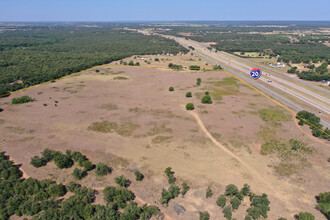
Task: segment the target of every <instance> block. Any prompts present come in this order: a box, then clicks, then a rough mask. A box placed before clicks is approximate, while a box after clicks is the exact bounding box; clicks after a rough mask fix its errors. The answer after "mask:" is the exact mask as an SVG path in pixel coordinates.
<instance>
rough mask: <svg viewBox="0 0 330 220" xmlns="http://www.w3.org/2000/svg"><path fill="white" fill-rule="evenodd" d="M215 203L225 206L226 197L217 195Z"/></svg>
mask: <svg viewBox="0 0 330 220" xmlns="http://www.w3.org/2000/svg"><path fill="white" fill-rule="evenodd" d="M217 205H218V206H220V207H222V208H223V207H225V205H226V197H225V196H224V195H221V196H219V197H218V199H217Z"/></svg>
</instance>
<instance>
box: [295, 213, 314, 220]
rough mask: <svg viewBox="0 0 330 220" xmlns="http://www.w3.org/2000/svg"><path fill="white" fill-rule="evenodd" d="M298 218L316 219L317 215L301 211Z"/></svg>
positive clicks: (301, 219)
mask: <svg viewBox="0 0 330 220" xmlns="http://www.w3.org/2000/svg"><path fill="white" fill-rule="evenodd" d="M298 219H299V220H315V216H314V215H313V214H312V213H309V212H299V214H298Z"/></svg>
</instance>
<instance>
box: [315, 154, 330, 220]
mask: <svg viewBox="0 0 330 220" xmlns="http://www.w3.org/2000/svg"><path fill="white" fill-rule="evenodd" d="M329 161H330V160H329ZM316 199H317V203H318V205H317V209H318V210H320V211H321V212H322V213H323V215H325V216H326V217H327V219H330V192H324V193H320V194H319V195H318V196H317V197H316Z"/></svg>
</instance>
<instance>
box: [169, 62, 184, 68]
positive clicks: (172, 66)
mask: <svg viewBox="0 0 330 220" xmlns="http://www.w3.org/2000/svg"><path fill="white" fill-rule="evenodd" d="M168 68H171V69H182V68H183V67H182V66H181V65H178V64H173V63H169V64H168Z"/></svg>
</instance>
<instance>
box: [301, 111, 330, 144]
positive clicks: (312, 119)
mask: <svg viewBox="0 0 330 220" xmlns="http://www.w3.org/2000/svg"><path fill="white" fill-rule="evenodd" d="M296 118H297V119H299V122H298V124H299V125H301V126H303V125H304V124H308V125H309V128H310V129H311V130H312V134H313V136H315V137H320V138H324V139H330V129H328V128H325V129H324V130H323V125H321V124H320V121H321V119H320V118H319V117H317V116H316V115H314V114H313V113H310V112H308V111H305V110H302V111H300V112H298V114H297V116H296Z"/></svg>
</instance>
